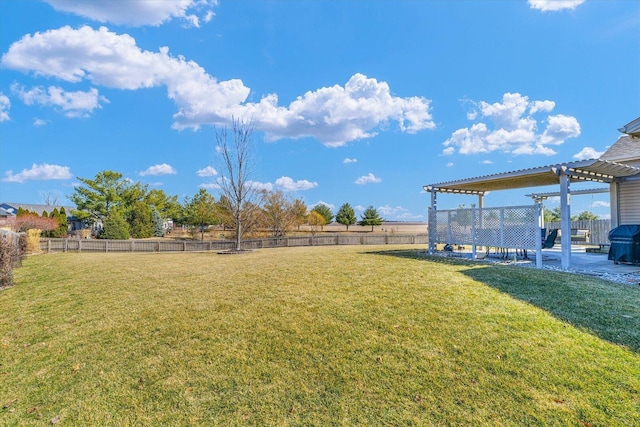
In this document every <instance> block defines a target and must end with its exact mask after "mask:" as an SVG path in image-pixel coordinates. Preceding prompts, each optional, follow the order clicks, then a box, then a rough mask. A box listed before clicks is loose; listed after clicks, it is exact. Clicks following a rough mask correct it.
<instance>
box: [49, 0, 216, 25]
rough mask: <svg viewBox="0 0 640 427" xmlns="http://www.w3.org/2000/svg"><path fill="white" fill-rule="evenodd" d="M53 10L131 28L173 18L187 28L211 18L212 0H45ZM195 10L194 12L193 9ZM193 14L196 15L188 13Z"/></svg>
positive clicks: (160, 22) (156, 23)
mask: <svg viewBox="0 0 640 427" xmlns="http://www.w3.org/2000/svg"><path fill="white" fill-rule="evenodd" d="M45 1H46V2H47V3H49V4H50V5H51V6H53V7H54V9H56V10H59V11H63V12H70V13H74V14H76V15H80V16H84V17H85V18H89V19H92V20H94V21H98V22H110V23H112V24H118V25H129V26H133V27H137V26H143V25H151V26H158V25H161V24H163V23H165V22H167V21H170V20H172V19H174V18H180V19H183V20H185V21H186V22H187V23H188V24H189V25H190V26H194V27H199V26H200V20H201V19H202V20H203V21H204V22H209V21H210V20H211V18H212V17H213V16H214V13H213V10H212V7H213V6H215V5H216V4H217V2H216V1H207V0H174V1H149V0H118V1H86V0H45ZM194 9H195V10H194ZM188 11H194V12H197V13H199V14H200V16H198V15H195V14H189V12H188Z"/></svg>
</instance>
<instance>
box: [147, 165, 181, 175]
mask: <svg viewBox="0 0 640 427" xmlns="http://www.w3.org/2000/svg"><path fill="white" fill-rule="evenodd" d="M176 173H178V172H177V171H176V170H175V169H174V168H173V167H172V166H170V165H168V164H166V163H162V164H160V165H153V166H150V167H149V168H147V170H145V171H142V172H140V173H139V175H140V176H147V175H175V174H176Z"/></svg>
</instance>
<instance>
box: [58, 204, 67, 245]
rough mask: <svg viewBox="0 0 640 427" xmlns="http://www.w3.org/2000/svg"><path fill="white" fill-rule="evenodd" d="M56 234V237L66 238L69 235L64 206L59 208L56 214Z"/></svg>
mask: <svg viewBox="0 0 640 427" xmlns="http://www.w3.org/2000/svg"><path fill="white" fill-rule="evenodd" d="M56 234H57V237H67V234H69V222H68V221H67V211H66V210H65V208H64V206H63V207H61V208H60V212H59V213H58V230H57V231H56Z"/></svg>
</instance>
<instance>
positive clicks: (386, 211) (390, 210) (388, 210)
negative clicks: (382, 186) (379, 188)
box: [378, 205, 408, 218]
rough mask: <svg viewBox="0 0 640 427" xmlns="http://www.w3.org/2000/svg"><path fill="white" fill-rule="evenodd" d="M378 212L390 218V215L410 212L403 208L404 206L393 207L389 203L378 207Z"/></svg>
mask: <svg viewBox="0 0 640 427" xmlns="http://www.w3.org/2000/svg"><path fill="white" fill-rule="evenodd" d="M378 212H380V214H381V215H382V216H383V217H385V218H388V217H390V216H394V217H395V216H397V215H401V214H403V213H406V212H408V210H407V209H405V208H403V207H400V206H396V207H395V208H394V207H391V206H389V205H385V206H380V207H379V208H378Z"/></svg>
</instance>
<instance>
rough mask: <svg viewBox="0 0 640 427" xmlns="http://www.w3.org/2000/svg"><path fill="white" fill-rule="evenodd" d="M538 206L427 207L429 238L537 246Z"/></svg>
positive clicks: (520, 247) (436, 240) (538, 234)
mask: <svg viewBox="0 0 640 427" xmlns="http://www.w3.org/2000/svg"><path fill="white" fill-rule="evenodd" d="M539 212H540V206H539V205H533V206H531V205H529V206H508V207H501V208H482V209H480V208H471V209H468V208H465V209H462V208H460V209H449V210H433V209H430V210H429V232H430V233H433V230H435V234H434V235H433V236H430V238H429V241H430V243H432V244H435V243H451V244H457V245H476V246H492V247H498V248H513V249H536V245H539V244H540V240H541V232H540V227H539V225H538V215H539Z"/></svg>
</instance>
